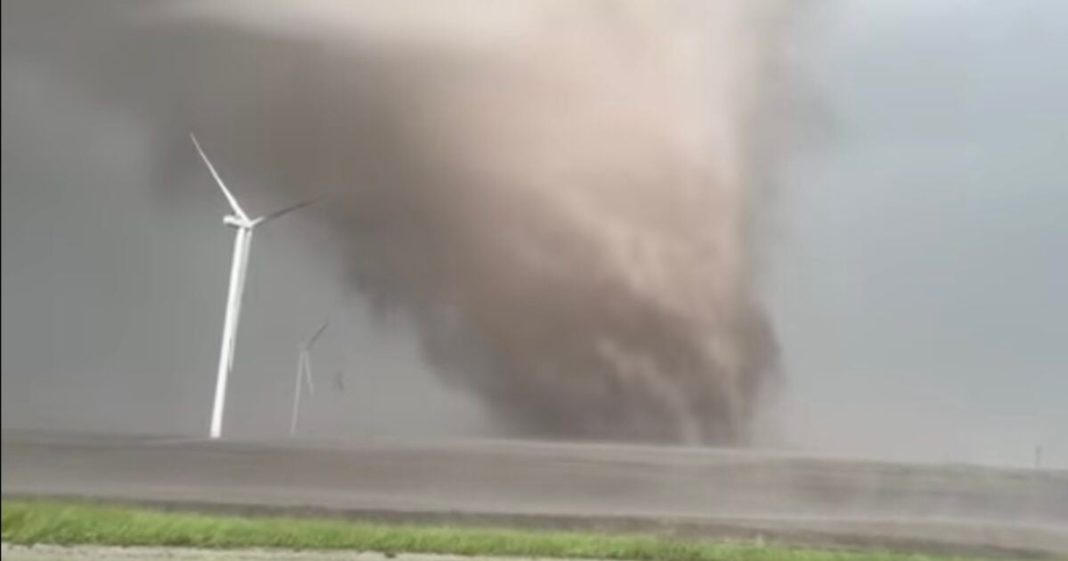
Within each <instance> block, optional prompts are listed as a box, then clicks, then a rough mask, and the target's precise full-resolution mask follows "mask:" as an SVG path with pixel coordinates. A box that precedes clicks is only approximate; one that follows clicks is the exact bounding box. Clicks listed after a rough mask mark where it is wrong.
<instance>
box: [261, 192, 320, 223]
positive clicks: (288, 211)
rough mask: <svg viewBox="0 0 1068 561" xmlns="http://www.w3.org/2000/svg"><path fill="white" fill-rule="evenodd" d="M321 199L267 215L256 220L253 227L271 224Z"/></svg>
mask: <svg viewBox="0 0 1068 561" xmlns="http://www.w3.org/2000/svg"><path fill="white" fill-rule="evenodd" d="M321 198H322V197H316V198H314V199H309V200H307V201H303V202H299V203H297V204H295V205H290V206H287V207H285V208H283V209H280V210H276V211H274V212H272V213H270V214H265V215H263V216H261V217H259V218H257V219H255V220H253V221H252V225H253V226H256V225H257V224H260V223H263V222H269V221H271V220H274V219H275V218H278V217H279V216H282V215H283V214H289V213H290V212H293V211H294V210H297V209H299V208H304V207H306V206H308V205H310V204H312V203H317V202H319V199H321Z"/></svg>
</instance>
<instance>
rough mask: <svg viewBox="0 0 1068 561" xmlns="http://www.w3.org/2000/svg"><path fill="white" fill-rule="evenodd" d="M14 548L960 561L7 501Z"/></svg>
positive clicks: (6, 534) (6, 524) (689, 560)
mask: <svg viewBox="0 0 1068 561" xmlns="http://www.w3.org/2000/svg"><path fill="white" fill-rule="evenodd" d="M3 541H4V542H7V543H10V544H23V545H27V544H37V543H48V544H61V545H73V544H86V545H89V544H91V545H117V546H133V545H142V546H182V547H197V548H244V547H264V548H285V549H317V550H338V549H346V550H358V551H378V552H384V553H400V552H410V553H449V554H459V555H498V556H525V557H543V558H544V557H550V558H551V557H556V558H586V559H632V560H672V561H713V560H715V561H906V560H909V561H947V560H949V559H964V558H962V557H955V558H954V557H942V556H929V555H914V554H904V553H892V552H881V551H859V552H858V551H822V550H815V549H794V548H784V547H779V546H766V545H760V544H755V543H745V542H699V541H683V540H672V539H668V538H661V537H653V536H620V535H599V534H591V533H572V532H536V531H518V530H501V529H474V528H452V527H446V526H418V525H386V524H373V523H362V522H352V521H344V520H335V519H305V518H282V517H262V518H260V517H251V518H250V517H238V516H219V515H203V514H193V513H176V512H162V511H154V510H150V509H145V508H132V507H122V506H105V505H99V504H91V503H77V502H52V501H24V500H11V501H7V500H5V501H4V502H3Z"/></svg>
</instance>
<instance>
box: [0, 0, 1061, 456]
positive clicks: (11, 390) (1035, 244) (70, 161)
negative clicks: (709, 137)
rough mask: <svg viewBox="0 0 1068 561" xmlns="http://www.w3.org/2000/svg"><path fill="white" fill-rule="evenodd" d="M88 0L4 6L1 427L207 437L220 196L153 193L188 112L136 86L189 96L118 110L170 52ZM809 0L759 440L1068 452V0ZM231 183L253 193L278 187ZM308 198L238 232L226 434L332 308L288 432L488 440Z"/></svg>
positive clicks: (278, 415) (277, 387)
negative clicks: (769, 431)
mask: <svg viewBox="0 0 1068 561" xmlns="http://www.w3.org/2000/svg"><path fill="white" fill-rule="evenodd" d="M89 4H90V3H68V2H48V1H45V2H5V3H4V5H3V6H4V7H3V10H4V13H3V92H2V93H3V115H2V127H3V171H2V176H3V318H2V319H3V325H2V327H3V330H2V331H3V333H2V340H3V353H2V383H3V388H2V389H3V393H2V395H3V425H4V427H5V428H14V427H37V428H62V429H73V428H77V429H87V430H122V431H127V430H135V431H146V432H169V433H200V432H202V431H205V430H206V425H207V416H208V410H209V406H210V400H211V391H212V388H213V381H214V376H215V362H216V360H217V352H218V336H219V330H220V329H221V322H222V306H223V299H224V298H225V282H226V275H227V272H228V266H229V255H230V251H231V247H232V246H231V243H232V232H231V231H230V230H229V229H227V228H225V227H223V226H222V224H221V222H220V219H221V216H222V214H223V212H224V211H225V201H224V200H222V199H221V197H214V187H213V186H212V185H211V184H210V183H209V182H208V181H207V177H206V176H204V175H203V174H199V173H189V174H184V175H183V176H184V177H186V181H185V183H186V184H185V185H181V186H172V187H173V188H169V189H166V190H161V189H159V188H158V186H157V185H156V184H157V183H158V182H159V181H160V178H161V177H164V176H166V175H167V174H168V172H169V171H170V170H172V169H181V168H184V167H189V168H190V169H192V170H194V171H195V170H196V167H195V166H196V162H195V160H194V156H193V153H192V151H191V150H190V149H189V147H188V145H187V143H186V141H185V136H184V135H185V133H186V130H185V129H186V128H187V127H188V123H183V122H181V121H180V119H176V120H177V121H178V122H175V123H173V124H170V123H168V122H167V121H168V119H169V118H171V117H170V116H169V115H168V114H159V113H157V112H155V111H152V110H150V109H152V108H153V107H152V106H151V105H145V104H141V103H139V102H138V100H139V99H141V98H142V97H144V96H150V97H152V98H153V99H168V98H169V96H172V97H175V98H177V97H180V95H181V94H182V93H183V92H188V91H190V90H189V89H183V90H181V91H180V92H170V91H163V92H151V91H149V92H145V91H137V92H113V93H114V97H115V98H117V99H120V100H122V103H120V104H119V106H120V107H122V109H121V110H120V109H117V108H116V104H115V103H101V102H100V101H99V99H100V92H99V91H95V90H92V89H91V88H89V90H87V89H86V87H85V86H84V85H83V82H85V81H86V77H85V76H86V73H93V72H100V71H103V72H115V73H124V72H126V73H129V72H133V73H149V74H151V73H157V74H159V75H166V73H167V72H168V69H167V67H166V66H162V67H159V66H138V65H137V64H138V61H140V60H142V59H140V58H138V57H137V56H136V55H137V54H138V53H131V52H129V49H128V45H129V42H125V43H121V42H120V43H117V44H118V45H126V47H108V46H106V45H110V44H111V43H108V42H107V41H101V40H98V38H101V37H107V36H108V34H109V33H111V32H112V27H110V24H109V18H111V13H110V12H109V10H112V9H116V7H122V5H121V3H116V4H111V3H108V4H101V5H99V6H106V7H107V9H105V8H104V7H97V6H98V5H93V6H90V5H89ZM31 5H32V6H33V7H32V8H30V7H29V6H31ZM808 8H809V9H808V11H807V12H806V13H805V14H804V17H802V18H800V20H799V21H798V26H799V28H798V29H797V34H796V35H797V37H796V39H794V41H795V42H796V44H795V45H794V47H793V50H792V52H793V55H794V57H795V59H796V63H797V66H798V69H799V70H800V71H799V72H798V74H799V75H800V76H801V78H802V80H801V82H802V88H803V90H804V97H805V99H806V100H808V101H807V103H805V105H804V106H803V109H804V113H805V114H804V117H805V118H803V119H802V123H803V124H802V125H801V127H802V128H805V129H806V130H805V132H803V133H802V134H801V135H800V139H799V141H798V142H797V143H796V146H795V147H794V148H793V150H792V152H791V157H790V158H789V159H788V161H787V163H786V165H784V166H783V168H782V169H777V170H775V172H774V174H773V175H774V177H775V179H776V183H777V191H776V192H777V196H776V199H775V201H774V203H773V209H772V211H773V212H772V215H773V218H772V219H771V220H769V222H770V223H771V225H772V228H773V232H772V233H771V235H770V236H769V239H770V241H771V247H770V248H769V251H768V264H769V265H768V267H769V271H770V274H769V278H768V279H767V282H766V284H767V294H768V297H769V299H770V301H771V302H772V307H773V313H774V316H775V320H776V325H777V329H778V331H779V337H780V342H781V345H782V346H783V362H784V367H785V370H786V379H787V385H788V388H787V391H786V392H785V394H784V398H783V399H784V403H783V404H782V405H781V407H780V408H779V409H778V410H777V411H778V413H779V416H780V417H781V419H780V422H781V425H780V426H781V427H782V430H781V433H782V434H780V435H779V436H778V437H776V438H774V439H771V440H770V442H771V443H774V444H776V445H791V446H796V447H801V448H805V449H812V450H818V451H827V452H837V453H845V454H863V455H877V456H886V457H896V458H908V459H926V460H952V461H979V462H991V463H1004V464H1016V465H1030V464H1031V463H1032V462H1033V455H1034V448H1035V446H1037V445H1042V446H1044V448H1045V460H1046V463H1047V464H1056V465H1060V466H1062V467H1063V466H1065V465H1068V400H1066V399H1065V398H1064V397H1063V396H1065V395H1068V377H1066V376H1065V373H1066V372H1068V351H1065V349H1064V342H1065V341H1068V321H1066V319H1065V318H1068V297H1066V296H1065V294H1068V258H1065V254H1066V253H1068V252H1066V251H1065V249H1066V247H1068V190H1065V188H1064V186H1065V183H1066V179H1068V162H1066V159H1065V154H1066V153H1068V151H1066V149H1068V125H1066V124H1065V115H1068V71H1066V70H1064V67H1065V65H1064V64H1063V60H1061V59H1063V56H1061V55H1060V53H1062V52H1066V51H1068V7H1065V6H1064V5H1063V3H1060V2H1057V1H1055V0H1046V1H1042V2H1040V1H1033V2H1028V3H1020V4H1010V3H1005V2H993V1H990V2H956V1H948V0H947V1H943V2H901V1H889V0H887V1H875V0H870V1H853V2H814V3H811V4H810V5H809V6H808ZM101 43H104V44H105V46H104V47H98V48H96V49H95V50H94V45H99V44H101ZM135 44H136V41H135ZM154 44H156V45H159V44H161V43H160V42H159V41H156V42H155V43H154ZM162 44H164V45H165V40H164V41H163V42H162ZM87 49H88V51H87ZM87 52H88V53H89V54H90V55H91V56H90V57H89V60H91V61H93V62H92V63H91V64H88V65H86V64H83V63H82V62H81V57H86V55H87ZM42 53H43V54H44V55H43V56H42ZM242 71H245V70H243V69H240V68H237V69H234V72H242ZM176 80H177V81H179V82H180V81H181V77H180V76H179V77H177V78H176ZM89 81H90V82H91V81H92V80H91V79H90V80H89ZM184 87H185V88H190V87H192V86H190V85H186V86H184ZM240 101H241V100H234V103H239V102H240ZM169 125H170V126H171V128H174V129H180V130H174V131H173V134H172V135H169V136H168V135H163V136H162V137H161V136H160V135H159V134H158V130H160V128H161V127H162V128H167V127H168V126H169ZM240 189H241V191H242V193H244V194H245V196H244V198H243V201H247V202H246V203H245V205H246V207H252V208H253V209H256V210H257V211H259V210H266V209H271V208H274V207H275V206H277V205H280V204H283V203H284V202H285V201H282V200H278V197H277V196H276V195H274V196H272V195H269V194H267V193H263V194H258V193H256V192H255V190H254V189H252V188H250V186H248V185H243V186H241V187H240ZM186 190H189V192H196V191H200V192H202V193H208V194H209V196H200V195H196V196H188V197H186V196H183V195H181V193H182V192H184V191H186ZM315 218H316V215H315V211H311V212H309V213H298V214H294V215H292V216H289V217H286V218H285V219H282V220H280V221H278V222H277V223H274V224H271V225H269V226H268V227H266V228H264V229H263V230H260V231H258V232H257V235H256V241H255V244H254V245H253V250H252V252H253V256H252V259H251V265H250V279H249V284H248V287H247V292H246V300H245V304H244V306H243V309H242V311H243V316H242V325H241V332H240V336H239V340H238V347H237V360H236V372H235V374H234V376H233V378H232V382H231V389H230V393H229V401H228V409H227V417H226V431H227V432H228V433H229V434H234V435H241V436H271V435H277V434H282V433H283V432H284V431H285V430H286V426H287V421H288V411H289V409H288V408H289V403H290V399H291V391H292V376H293V371H294V369H295V367H296V359H297V357H296V353H297V344H298V342H299V341H300V339H302V338H303V337H304V336H306V334H307V333H308V332H310V331H311V330H313V329H314V328H315V327H316V326H317V324H318V323H319V322H320V321H321V320H322V318H323V317H324V316H326V315H328V314H329V315H330V316H331V317H332V318H334V322H335V323H334V326H333V327H332V328H331V330H330V331H329V332H328V333H327V334H326V336H325V337H324V339H323V340H322V341H321V344H320V347H319V348H318V350H317V352H316V353H315V356H314V359H313V360H314V366H315V371H316V374H317V376H319V379H320V381H321V383H320V387H321V388H325V387H328V386H329V383H328V380H329V377H332V376H333V375H334V373H335V372H337V371H343V372H345V381H346V384H345V391H344V392H343V393H336V392H335V393H324V394H323V395H322V397H319V398H318V399H317V400H315V401H314V402H309V403H314V405H310V406H309V407H308V408H307V409H306V411H307V412H308V414H307V416H306V417H305V418H304V421H303V425H302V426H304V427H306V429H307V431H308V432H309V433H313V434H316V435H321V436H343V437H365V436H371V435H413V436H414V435H418V436H426V435H492V434H495V433H496V432H497V431H496V429H495V428H494V427H493V426H492V425H491V424H489V423H488V422H487V419H486V418H485V416H484V415H483V414H482V412H481V411H480V409H479V405H478V404H477V402H475V401H473V400H471V399H469V398H468V397H466V396H465V395H463V394H461V393H457V392H455V391H453V390H450V389H447V388H444V387H442V386H441V385H440V383H439V381H438V379H437V378H436V377H435V376H433V375H432V374H430V373H429V372H428V370H427V367H426V366H425V365H424V364H423V363H422V361H421V359H420V358H419V355H418V353H417V351H416V347H415V343H414V340H413V336H412V329H411V326H410V325H407V324H406V323H405V321H404V320H403V319H399V318H386V319H385V320H383V319H382V318H375V317H372V316H371V315H370V314H369V313H368V310H367V309H366V308H365V304H364V303H363V302H362V301H360V300H359V299H358V298H357V297H355V296H353V295H352V294H351V293H350V292H349V291H347V290H345V289H344V288H342V285H341V284H340V283H339V282H338V281H337V280H336V279H337V278H338V276H339V274H340V273H341V271H338V270H330V269H329V268H328V267H324V266H323V263H322V260H319V259H315V258H313V257H312V256H313V255H316V251H315V250H316V249H318V248H320V247H326V246H329V245H330V244H331V243H333V241H332V240H331V238H330V236H331V234H330V233H329V232H328V231H327V230H325V228H321V227H319V226H317V221H316V220H315ZM413 396H414V397H413Z"/></svg>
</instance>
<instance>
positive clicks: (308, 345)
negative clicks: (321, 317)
mask: <svg viewBox="0 0 1068 561" xmlns="http://www.w3.org/2000/svg"><path fill="white" fill-rule="evenodd" d="M328 325H330V320H326V321H324V322H323V324H322V325H320V326H319V329H317V330H316V331H315V333H314V334H313V335H312V336H311V338H310V339H308V342H307V343H305V344H304V348H306V349H309V350H310V349H311V348H312V345H314V344H315V341H316V340H317V339H319V336H320V335H322V334H323V331H326V328H327V326H328Z"/></svg>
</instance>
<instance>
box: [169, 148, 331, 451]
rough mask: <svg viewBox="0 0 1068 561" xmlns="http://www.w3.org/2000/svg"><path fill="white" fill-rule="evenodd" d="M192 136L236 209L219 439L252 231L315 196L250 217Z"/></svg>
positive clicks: (215, 424) (215, 423) (231, 218)
mask: <svg viewBox="0 0 1068 561" xmlns="http://www.w3.org/2000/svg"><path fill="white" fill-rule="evenodd" d="M189 138H190V139H192V141H193V146H194V147H195V148H196V150H197V153H198V154H200V159H201V160H204V165H206V166H207V168H208V171H209V172H211V176H212V178H214V179H215V183H216V184H217V185H218V186H219V189H220V190H221V191H222V193H223V195H224V196H225V197H226V200H227V201H229V202H230V209H231V210H232V211H233V212H232V213H231V214H227V215H226V216H225V217H223V224H226V225H227V226H230V227H231V228H233V229H234V230H235V236H234V257H233V261H232V262H231V264H230V288H229V291H228V292H227V296H226V317H225V319H224V320H223V334H222V347H221V349H220V351H219V372H218V375H217V376H216V378H215V400H214V402H213V405H212V409H211V438H212V439H216V438H219V437H220V436H222V421H223V408H224V407H225V405H226V383H227V380H228V379H229V377H230V372H231V371H232V370H233V367H234V343H235V341H236V339H237V322H238V319H239V317H240V315H241V296H242V294H243V293H244V290H245V273H246V271H247V270H248V253H249V247H250V246H251V244H252V231H253V230H254V229H255V228H256V226H259V225H260V224H264V223H266V222H269V221H271V220H273V219H275V218H278V217H279V216H282V215H284V214H288V213H290V212H292V211H294V210H297V209H298V208H301V207H305V206H307V205H310V204H311V203H313V202H315V200H308V201H304V202H300V203H297V204H295V205H292V206H289V207H286V208H283V209H281V210H277V211H275V212H272V213H270V214H265V215H263V216H259V217H257V218H249V216H248V214H246V213H245V211H244V210H242V208H241V205H239V204H238V203H237V198H235V197H234V195H233V193H231V192H230V190H229V189H227V188H226V184H225V183H224V182H223V180H222V178H221V177H219V173H218V172H217V171H215V166H214V165H212V163H211V160H209V159H208V156H207V154H205V153H204V150H203V149H202V148H201V147H200V143H199V142H197V137H196V136H194V135H193V134H190V135H189Z"/></svg>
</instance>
